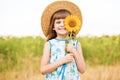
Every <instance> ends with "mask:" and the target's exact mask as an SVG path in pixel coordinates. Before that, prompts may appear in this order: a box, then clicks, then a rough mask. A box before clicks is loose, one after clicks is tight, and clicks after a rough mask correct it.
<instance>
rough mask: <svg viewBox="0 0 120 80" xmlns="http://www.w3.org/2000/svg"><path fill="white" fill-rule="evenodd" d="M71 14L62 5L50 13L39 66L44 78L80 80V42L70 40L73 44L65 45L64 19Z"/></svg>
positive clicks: (49, 79)
mask: <svg viewBox="0 0 120 80" xmlns="http://www.w3.org/2000/svg"><path fill="white" fill-rule="evenodd" d="M63 2H64V1H63ZM59 5H60V4H59ZM71 14H72V13H71V12H70V11H69V10H67V9H64V8H63V7H62V9H58V10H57V11H55V12H54V13H53V14H52V15H51V18H50V22H49V23H50V24H49V29H48V32H47V34H46V36H47V41H46V43H45V45H44V50H43V56H42V59H41V67H40V68H41V73H42V74H46V80H80V75H79V72H80V73H84V72H85V62H84V58H83V55H82V49H81V45H80V43H79V42H78V41H77V40H72V42H73V43H74V44H75V45H74V46H70V45H69V44H68V46H66V40H67V39H68V37H69V34H68V31H67V30H66V29H65V28H64V19H65V17H67V16H68V15H71ZM66 51H67V52H69V53H66Z"/></svg>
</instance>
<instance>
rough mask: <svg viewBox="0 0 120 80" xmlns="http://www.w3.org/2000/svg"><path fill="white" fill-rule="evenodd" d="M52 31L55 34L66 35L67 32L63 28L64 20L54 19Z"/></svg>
mask: <svg viewBox="0 0 120 80" xmlns="http://www.w3.org/2000/svg"><path fill="white" fill-rule="evenodd" d="M54 30H55V31H56V33H57V34H61V35H64V34H65V35H66V34H67V30H66V29H65V28H64V19H56V20H55V22H54Z"/></svg>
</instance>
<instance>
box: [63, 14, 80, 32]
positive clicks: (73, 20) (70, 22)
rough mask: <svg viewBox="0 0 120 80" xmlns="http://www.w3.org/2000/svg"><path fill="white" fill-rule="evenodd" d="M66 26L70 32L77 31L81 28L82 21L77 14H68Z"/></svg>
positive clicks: (65, 21)
mask: <svg viewBox="0 0 120 80" xmlns="http://www.w3.org/2000/svg"><path fill="white" fill-rule="evenodd" d="M64 26H65V28H66V30H67V31H68V32H76V31H78V30H79V29H80V26H81V21H80V19H79V18H78V17H77V16H73V15H70V16H67V17H66V18H65V20H64Z"/></svg>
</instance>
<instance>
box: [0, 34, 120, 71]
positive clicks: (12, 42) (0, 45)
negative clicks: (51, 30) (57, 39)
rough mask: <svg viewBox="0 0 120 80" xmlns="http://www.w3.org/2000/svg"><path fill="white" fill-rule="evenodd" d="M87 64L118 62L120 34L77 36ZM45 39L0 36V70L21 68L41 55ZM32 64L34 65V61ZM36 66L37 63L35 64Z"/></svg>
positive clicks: (119, 58) (119, 57) (119, 60)
mask: <svg viewBox="0 0 120 80" xmlns="http://www.w3.org/2000/svg"><path fill="white" fill-rule="evenodd" d="M77 40H79V41H80V43H81V45H82V49H83V55H84V57H85V61H86V62H87V63H89V64H93V65H94V64H107V65H109V64H114V63H117V62H120V35H116V36H107V35H106V36H102V37H96V36H92V37H88V36H84V37H77ZM44 42H45V39H43V38H41V37H39V36H37V37H31V36H27V37H12V36H7V37H2V36H1V37H0V72H7V71H9V70H14V69H16V70H21V69H22V68H23V67H22V66H23V65H24V64H22V63H23V62H24V61H25V62H26V60H33V59H35V58H36V57H37V58H38V57H41V55H42V52H43V47H44ZM33 65H36V64H35V63H34V64H33ZM36 67H38V65H37V66H36Z"/></svg>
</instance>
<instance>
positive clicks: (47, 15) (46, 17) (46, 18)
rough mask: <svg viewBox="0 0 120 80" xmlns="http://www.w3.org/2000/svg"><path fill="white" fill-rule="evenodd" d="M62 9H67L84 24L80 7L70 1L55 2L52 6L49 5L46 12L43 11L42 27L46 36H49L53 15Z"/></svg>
mask: <svg viewBox="0 0 120 80" xmlns="http://www.w3.org/2000/svg"><path fill="white" fill-rule="evenodd" d="M61 9H65V10H67V11H69V12H70V13H71V14H72V15H75V16H78V17H79V18H80V20H81V22H82V14H81V11H80V9H79V7H78V6H77V5H76V4H74V3H72V2H69V1H65V0H64V1H55V2H53V3H51V4H49V5H48V6H47V7H46V8H45V10H44V11H43V14H42V17H41V26H42V31H43V33H44V35H45V36H47V32H48V29H49V24H50V19H51V17H52V15H53V14H54V13H55V12H56V11H58V10H61Z"/></svg>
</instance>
